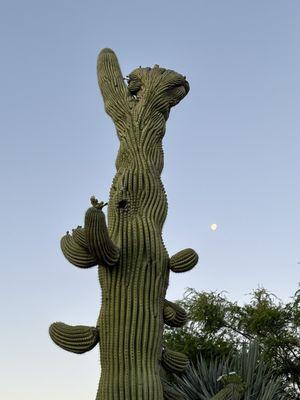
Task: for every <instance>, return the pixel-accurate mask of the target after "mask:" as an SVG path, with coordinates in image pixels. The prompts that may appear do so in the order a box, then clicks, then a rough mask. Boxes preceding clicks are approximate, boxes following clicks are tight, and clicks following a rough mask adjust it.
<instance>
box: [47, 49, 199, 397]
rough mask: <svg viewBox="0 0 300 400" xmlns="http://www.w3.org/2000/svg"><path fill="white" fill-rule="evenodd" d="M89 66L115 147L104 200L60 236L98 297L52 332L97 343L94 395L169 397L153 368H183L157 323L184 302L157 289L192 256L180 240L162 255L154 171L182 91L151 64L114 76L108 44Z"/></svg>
mask: <svg viewBox="0 0 300 400" xmlns="http://www.w3.org/2000/svg"><path fill="white" fill-rule="evenodd" d="M97 72H98V80H99V86H100V90H101V93H102V96H103V99H104V105H105V110H106V112H107V113H108V114H109V115H110V117H111V118H112V120H113V122H114V124H115V126H116V131H117V135H118V138H119V140H120V149H119V152H118V156H117V160H116V169H117V172H116V175H115V177H114V179H113V183H112V187H111V190H110V198H109V202H108V227H107V226H106V221H105V216H104V213H103V211H102V208H103V206H104V204H103V203H99V202H98V201H97V200H96V199H95V198H92V199H91V202H92V206H91V207H90V208H89V209H88V210H87V212H86V215H85V224H84V227H83V228H82V227H78V228H77V229H74V230H73V232H72V234H69V233H67V235H65V236H64V237H63V238H62V240H61V248H62V251H63V254H64V255H65V257H66V258H67V259H68V260H69V261H70V262H71V263H72V264H74V265H75V266H77V267H80V268H89V267H92V266H94V265H98V271H99V281H100V286H101V289H102V305H101V310H100V315H99V318H98V322H97V326H96V327H95V328H92V327H83V326H75V327H71V326H69V325H66V324H63V323H61V322H56V323H54V324H52V325H51V326H50V336H51V338H52V339H53V341H54V342H55V343H56V344H57V345H59V346H60V347H62V348H63V349H65V350H68V351H72V352H75V353H83V352H84V351H89V350H90V349H92V348H93V347H94V346H95V345H96V344H97V343H98V342H99V345H100V361H101V378H100V383H99V388H98V393H97V397H96V400H162V399H163V398H165V399H170V398H173V394H172V393H170V391H168V390H167V389H164V385H163V384H162V382H161V378H160V369H161V368H165V369H166V370H167V371H174V372H181V371H183V370H184V369H185V368H186V366H187V364H188V360H187V358H186V356H185V355H184V354H180V353H177V352H174V351H172V350H169V349H165V348H163V345H162V333H163V326H164V323H165V324H168V325H169V326H173V327H179V326H182V325H184V323H185V322H186V319H187V316H186V313H185V311H184V310H183V309H182V308H181V307H179V306H178V305H177V304H174V303H172V302H170V301H167V300H166V299H165V294H166V290H167V286H168V281H169V271H170V270H172V271H173V272H185V271H188V270H190V269H191V268H193V267H194V266H195V265H196V263H197V261H198V256H197V254H196V252H195V251H194V250H191V249H185V250H182V251H180V252H179V253H177V254H175V255H174V256H173V257H171V258H170V257H169V256H168V253H167V250H166V249H165V247H164V244H163V241H162V237H161V232H162V227H163V224H164V221H165V218H166V215H167V199H166V194H165V191H164V187H163V185H162V182H161V179H160V175H161V172H162V169H163V150H162V139H163V136H164V133H165V126H166V121H167V119H168V116H169V112H170V109H171V107H173V106H175V105H176V104H177V103H179V101H180V100H181V99H183V97H185V95H186V94H187V93H188V91H189V85H188V82H187V81H186V79H185V77H184V76H182V75H180V74H178V73H176V72H174V71H172V70H167V69H164V68H160V67H159V66H157V65H155V66H154V67H153V68H141V67H140V68H137V69H135V70H134V71H133V72H132V73H131V74H130V75H129V77H128V81H127V85H126V83H125V82H124V79H123V76H122V73H121V70H120V67H119V63H118V60H117V57H116V55H115V53H114V52H113V51H112V50H110V49H103V50H102V51H101V52H100V54H99V57H98V63H97Z"/></svg>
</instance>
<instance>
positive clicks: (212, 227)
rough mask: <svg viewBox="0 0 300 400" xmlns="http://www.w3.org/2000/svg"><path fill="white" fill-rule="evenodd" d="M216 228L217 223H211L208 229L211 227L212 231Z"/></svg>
mask: <svg viewBox="0 0 300 400" xmlns="http://www.w3.org/2000/svg"><path fill="white" fill-rule="evenodd" d="M217 228H218V225H217V224H211V226H210V229H211V230H212V231H215V230H217Z"/></svg>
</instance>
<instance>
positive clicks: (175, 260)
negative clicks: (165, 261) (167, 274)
mask: <svg viewBox="0 0 300 400" xmlns="http://www.w3.org/2000/svg"><path fill="white" fill-rule="evenodd" d="M198 259H199V257H198V254H197V253H196V252H195V250H193V249H184V250H181V251H179V252H178V253H176V254H174V256H172V257H171V258H170V269H171V270H172V271H173V272H186V271H189V270H190V269H192V268H194V266H195V265H196V264H197V262H198Z"/></svg>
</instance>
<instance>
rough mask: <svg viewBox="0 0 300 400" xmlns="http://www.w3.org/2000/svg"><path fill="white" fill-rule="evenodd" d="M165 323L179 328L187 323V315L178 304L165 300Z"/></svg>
mask: <svg viewBox="0 0 300 400" xmlns="http://www.w3.org/2000/svg"><path fill="white" fill-rule="evenodd" d="M163 317H164V323H165V324H167V325H169V326H172V327H175V328H179V327H181V326H183V325H184V324H185V323H186V321H187V313H186V312H185V310H184V309H183V308H182V307H180V306H179V305H178V304H176V303H172V302H171V301H169V300H165V302H164V309H163Z"/></svg>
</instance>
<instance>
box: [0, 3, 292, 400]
mask: <svg viewBox="0 0 300 400" xmlns="http://www.w3.org/2000/svg"><path fill="white" fill-rule="evenodd" d="M299 21H300V2H299V1H298V0H294V1H290V0H277V1H274V0H269V1H267V0H251V1H244V0H226V1H225V0H210V1H208V0H206V1H203V0H190V1H178V0H172V2H171V1H168V2H167V1H162V0H160V1H158V0H151V1H144V0H140V1H130V0H128V1H126V2H123V1H115V0H110V1H107V2H104V1H100V0H98V1H74V0H72V1H69V0H59V1H58V0H52V1H41V0H39V1H37V0H36V1H33V0H26V1H14V0H10V1H9V2H8V1H7V2H6V4H4V3H2V5H1V10H0V43H1V75H0V83H1V85H0V87H1V99H0V102H1V107H0V113H1V117H0V127H1V128H0V129H1V142H0V151H1V157H0V163H1V166H0V176H1V186H0V190H1V200H2V205H1V210H0V213H1V266H2V271H1V288H0V289H1V290H0V296H1V298H0V304H1V325H2V329H1V341H0V343H1V344H0V354H1V363H0V369H1V371H0V376H1V384H0V397H1V398H3V399H4V398H5V399H7V400H40V399H43V400H69V399H72V400H76V399H78V400H86V399H93V398H94V397H95V394H96V389H97V384H98V374H99V370H98V365H99V363H98V360H99V354H98V351H97V350H96V349H95V350H94V351H92V352H90V353H88V354H85V355H82V356H76V355H74V354H71V353H67V352H64V351H62V350H61V349H59V348H58V347H56V346H55V345H54V344H53V343H52V342H51V340H50V339H49V337H48V333H47V330H48V326H49V324H50V323H51V322H53V321H57V320H61V321H64V322H66V323H70V324H86V325H94V324H95V321H96V319H97V315H98V311H99V305H100V290H99V287H98V281H97V272H96V269H90V270H88V271H82V270H80V269H76V268H75V267H72V266H71V264H69V263H68V262H67V261H66V260H65V259H64V258H63V255H62V253H61V251H60V248H59V240H60V237H61V236H62V235H63V234H64V233H65V231H66V230H70V229H72V228H73V227H75V226H77V225H78V224H82V222H83V215H84V212H85V210H86V208H87V207H88V206H89V197H90V196H91V195H92V194H95V195H96V196H97V197H98V198H100V199H103V200H107V199H108V192H109V187H110V182H111V180H112V177H113V175H114V160H115V157H116V152H117V148H118V141H117V138H116V135H115V129H114V126H113V124H112V122H111V120H110V119H109V117H108V116H107V115H106V114H105V112H104V109H103V103H102V99H101V97H100V94H99V90H98V86H97V79H96V71H95V69H96V67H95V65H96V58H97V54H98V52H99V50H100V49H101V48H103V47H111V48H112V49H114V50H115V51H116V53H117V55H118V57H119V61H120V64H121V67H122V70H123V74H124V76H125V75H127V74H128V73H129V72H130V71H131V70H132V69H134V68H135V67H137V66H139V65H142V66H153V65H154V64H156V63H157V64H160V65H161V66H164V67H168V68H171V69H174V70H176V71H178V72H180V73H182V74H183V75H186V76H187V79H188V80H189V82H190V86H191V91H190V93H189V95H188V96H187V97H186V98H185V99H184V100H183V101H182V102H181V103H180V104H179V105H178V106H177V107H175V108H174V109H173V110H172V112H171V116H170V119H169V121H168V126H167V134H166V136H165V140H164V148H165V169H164V172H163V177H162V178H163V182H164V184H165V188H166V190H167V194H168V201H169V214H168V218H167V222H166V224H165V228H164V239H165V243H166V245H167V248H168V250H169V253H170V254H172V253H174V252H176V251H179V250H181V249H183V248H185V247H193V248H195V250H196V251H197V252H198V253H199V255H200V263H199V264H198V266H197V267H196V268H195V270H193V271H191V272H189V273H186V274H183V275H180V276H177V277H175V276H171V281H170V287H169V291H168V294H169V299H178V298H181V297H182V295H183V293H184V291H185V289H186V288H187V287H194V288H196V289H197V290H207V291H208V290H217V291H221V290H226V291H228V293H229V297H230V298H231V299H233V300H238V301H240V302H244V301H247V299H248V298H247V296H245V295H246V294H247V293H249V292H250V291H251V290H252V289H254V288H256V287H258V285H262V286H265V287H266V288H268V289H269V290H271V291H272V292H274V293H275V294H277V295H278V296H279V297H281V298H282V299H283V300H288V299H289V296H291V295H292V293H293V292H294V291H295V290H296V289H297V285H298V282H299V281H300V274H299V269H300V265H299V264H298V262H299V261H300V247H299V240H300V207H299V205H300V190H299V184H300V181H299V171H300V146H299V145H300V139H299V128H300V113H299V103H300V73H299V71H300V54H299V49H300V23H299ZM214 222H215V223H217V224H218V225H219V229H218V230H217V231H215V232H213V231H211V230H210V228H209V226H210V224H211V223H214Z"/></svg>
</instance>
